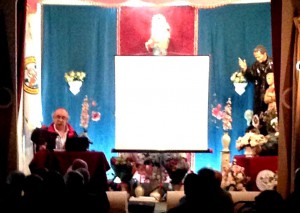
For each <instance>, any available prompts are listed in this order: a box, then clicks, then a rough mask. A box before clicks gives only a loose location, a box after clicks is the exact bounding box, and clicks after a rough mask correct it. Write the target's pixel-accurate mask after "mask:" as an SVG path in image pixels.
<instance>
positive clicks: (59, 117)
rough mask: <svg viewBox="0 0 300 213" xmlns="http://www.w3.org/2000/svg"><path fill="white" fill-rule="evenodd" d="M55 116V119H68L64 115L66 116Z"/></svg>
mask: <svg viewBox="0 0 300 213" xmlns="http://www.w3.org/2000/svg"><path fill="white" fill-rule="evenodd" d="M55 118H56V119H62V120H67V119H68V117H66V116H61V115H56V116H55Z"/></svg>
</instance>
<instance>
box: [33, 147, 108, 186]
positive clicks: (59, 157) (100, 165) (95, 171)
mask: <svg viewBox="0 0 300 213" xmlns="http://www.w3.org/2000/svg"><path fill="white" fill-rule="evenodd" d="M78 158H79V159H82V160H84V161H85V162H86V163H87V164H88V169H89V172H90V178H91V179H90V182H91V184H92V185H93V186H94V187H96V188H97V189H100V190H105V191H107V190H108V184H107V176H106V172H107V171H108V170H109V169H110V165H109V163H108V161H107V159H106V157H105V155H104V153H103V152H94V151H78V152H70V151H46V150H45V151H39V152H37V153H36V154H35V155H34V157H33V159H32V161H31V162H30V164H29V169H30V171H31V172H32V173H34V172H35V171H36V170H38V169H41V168H47V169H49V170H57V171H59V172H60V173H61V174H63V175H64V174H65V173H66V171H67V170H68V168H69V167H70V166H71V164H72V163H73V161H74V160H75V159H78Z"/></svg>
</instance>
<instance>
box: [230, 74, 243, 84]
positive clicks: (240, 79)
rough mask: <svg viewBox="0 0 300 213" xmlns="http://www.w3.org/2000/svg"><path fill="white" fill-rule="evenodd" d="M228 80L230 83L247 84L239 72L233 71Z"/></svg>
mask: <svg viewBox="0 0 300 213" xmlns="http://www.w3.org/2000/svg"><path fill="white" fill-rule="evenodd" d="M230 80H231V81H232V83H247V80H246V78H245V76H244V74H243V73H242V72H241V71H235V72H234V73H233V74H232V75H231V76H230Z"/></svg>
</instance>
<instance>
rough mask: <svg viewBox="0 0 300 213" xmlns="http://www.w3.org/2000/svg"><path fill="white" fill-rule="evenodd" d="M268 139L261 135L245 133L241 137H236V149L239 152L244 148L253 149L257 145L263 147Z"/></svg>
mask: <svg viewBox="0 0 300 213" xmlns="http://www.w3.org/2000/svg"><path fill="white" fill-rule="evenodd" d="M267 141H268V139H267V138H266V137H265V136H264V135H262V134H257V133H254V132H247V133H246V134H245V135H244V136H243V137H238V139H237V141H236V148H237V149H238V150H241V149H243V148H245V147H246V146H251V147H255V146H258V145H263V144H264V143H266V142H267Z"/></svg>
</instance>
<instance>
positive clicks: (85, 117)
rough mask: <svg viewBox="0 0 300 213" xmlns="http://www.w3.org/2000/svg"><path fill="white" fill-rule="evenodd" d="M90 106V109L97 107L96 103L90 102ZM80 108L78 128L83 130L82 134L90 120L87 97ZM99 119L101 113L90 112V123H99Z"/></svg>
mask: <svg viewBox="0 0 300 213" xmlns="http://www.w3.org/2000/svg"><path fill="white" fill-rule="evenodd" d="M91 105H92V107H96V106H97V103H96V101H92V104H91ZM81 106H82V108H81V115H80V126H81V127H82V128H83V129H84V132H86V131H87V128H88V126H89V120H90V115H89V109H90V105H89V99H88V97H87V96H85V97H84V99H83V102H82V105H81ZM100 119H101V113H100V112H97V111H92V121H99V120H100Z"/></svg>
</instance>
